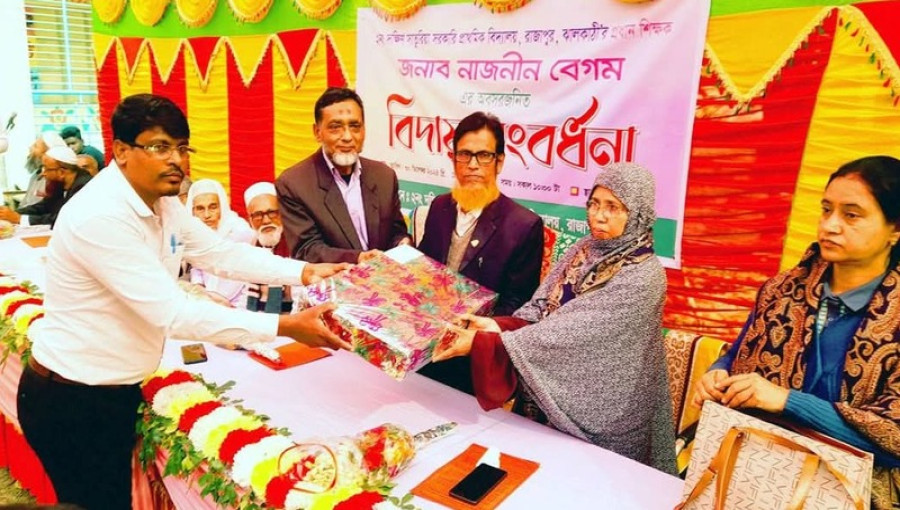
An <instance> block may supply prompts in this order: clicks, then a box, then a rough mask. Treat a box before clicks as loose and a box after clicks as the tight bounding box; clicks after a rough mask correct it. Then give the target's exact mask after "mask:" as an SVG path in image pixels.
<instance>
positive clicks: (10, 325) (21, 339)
mask: <svg viewBox="0 0 900 510" xmlns="http://www.w3.org/2000/svg"><path fill="white" fill-rule="evenodd" d="M43 317H44V299H43V298H42V297H41V296H40V294H38V293H37V289H36V288H35V287H34V286H32V285H30V284H29V283H28V282H18V281H16V280H15V279H13V278H11V277H9V276H3V275H0V340H2V346H0V348H2V353H0V366H2V365H3V363H4V362H6V358H7V357H9V355H10V354H18V355H20V356H21V357H22V361H23V363H24V362H27V361H28V355H29V353H30V342H29V340H28V329H29V328H30V327H31V325H32V324H34V323H35V322H36V321H39V320H40V319H42V318H43Z"/></svg>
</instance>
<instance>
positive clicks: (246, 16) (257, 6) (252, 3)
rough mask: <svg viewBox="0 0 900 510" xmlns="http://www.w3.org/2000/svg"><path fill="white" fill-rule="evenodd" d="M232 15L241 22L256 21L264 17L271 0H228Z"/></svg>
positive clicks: (270, 5)
mask: <svg viewBox="0 0 900 510" xmlns="http://www.w3.org/2000/svg"><path fill="white" fill-rule="evenodd" d="M228 5H229V6H230V7H231V10H232V12H234V16H235V17H236V18H237V19H238V21H240V22H242V23H258V22H260V21H262V20H263V18H265V17H266V14H268V13H269V9H270V8H271V7H272V0H228Z"/></svg>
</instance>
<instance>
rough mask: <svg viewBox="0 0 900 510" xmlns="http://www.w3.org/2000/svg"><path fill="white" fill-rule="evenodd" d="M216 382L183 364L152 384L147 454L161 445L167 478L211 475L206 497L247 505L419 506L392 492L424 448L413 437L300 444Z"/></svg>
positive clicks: (144, 423) (204, 485)
mask: <svg viewBox="0 0 900 510" xmlns="http://www.w3.org/2000/svg"><path fill="white" fill-rule="evenodd" d="M232 384H233V383H229V384H226V385H224V386H216V385H214V384H210V383H207V382H205V381H204V380H203V379H202V378H201V377H200V376H199V375H197V374H192V373H189V372H185V371H183V370H175V371H160V372H157V373H156V374H153V375H152V376H151V377H149V378H148V379H147V380H146V381H145V382H144V383H143V386H142V391H143V394H144V399H145V403H144V404H142V412H143V414H144V419H143V420H141V421H140V423H139V425H138V433H139V434H140V435H141V436H142V437H143V438H144V441H143V443H142V446H141V452H140V459H141V461H142V463H143V464H144V466H147V465H148V464H149V463H151V462H153V461H154V460H155V458H156V452H157V451H158V449H162V450H164V451H167V452H168V454H169V458H168V460H167V462H166V466H165V469H164V473H163V474H164V476H168V475H175V476H178V477H181V478H190V477H193V476H195V474H196V473H197V471H198V468H200V471H201V472H203V471H205V473H203V474H202V475H201V476H200V477H199V479H198V480H197V482H198V484H199V486H200V489H201V495H207V494H208V495H210V496H211V497H212V498H213V500H214V501H215V502H216V503H217V504H219V505H221V506H225V507H230V506H233V507H236V508H240V509H257V508H261V507H262V505H265V507H266V508H285V509H289V510H301V509H306V510H317V509H326V508H335V509H338V510H342V509H343V510H349V509H369V508H376V509H380V508H397V507H399V508H402V509H404V510H407V509H410V508H414V507H413V506H412V505H411V504H410V502H409V500H410V499H411V496H409V495H407V496H406V497H404V498H403V499H398V498H395V497H390V496H389V494H390V489H391V488H392V487H393V485H392V484H391V482H390V479H391V477H393V476H395V475H396V474H398V473H399V472H400V471H401V470H402V469H403V468H405V467H406V466H407V465H408V464H409V462H410V461H411V460H412V458H413V456H414V455H415V446H414V440H413V437H412V436H411V435H410V434H409V433H408V432H406V431H405V430H403V429H402V428H400V427H398V426H396V425H391V424H384V425H381V426H379V427H375V428H373V429H369V430H366V431H364V432H362V433H361V434H359V435H357V436H355V437H343V438H333V439H328V440H324V441H315V442H309V443H301V444H296V443H294V442H293V441H292V440H291V439H290V437H289V433H288V431H287V430H285V429H274V428H271V427H270V426H268V425H266V422H267V421H268V417H266V416H261V415H258V414H256V413H254V412H253V411H250V410H248V409H245V408H243V407H241V406H239V405H237V404H236V403H233V402H231V401H230V400H229V399H228V398H227V397H225V396H224V393H225V391H226V390H227V389H229V388H230V387H231V386H232Z"/></svg>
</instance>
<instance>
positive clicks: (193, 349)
mask: <svg viewBox="0 0 900 510" xmlns="http://www.w3.org/2000/svg"><path fill="white" fill-rule="evenodd" d="M181 359H182V360H184V364H185V365H192V364H194V363H203V362H204V361H206V348H205V347H203V344H188V345H182V346H181Z"/></svg>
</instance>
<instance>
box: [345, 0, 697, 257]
mask: <svg viewBox="0 0 900 510" xmlns="http://www.w3.org/2000/svg"><path fill="white" fill-rule="evenodd" d="M708 16H709V0H680V1H677V2H676V1H665V0H656V1H652V2H647V3H641V4H630V3H623V2H620V1H618V0H568V1H566V2H565V8H561V7H560V2H554V1H550V0H534V1H532V2H531V3H529V4H527V5H525V6H524V7H522V8H520V9H517V10H515V11H512V12H509V13H502V14H493V13H491V12H489V11H486V10H484V9H481V8H479V7H476V6H474V5H471V4H452V5H437V6H428V7H425V8H424V9H422V10H421V11H420V12H419V13H417V14H416V15H415V16H413V17H412V18H410V19H408V20H405V21H402V22H397V23H389V22H386V21H384V20H382V19H380V18H379V17H378V16H376V15H375V13H374V12H373V11H372V10H371V9H360V11H359V15H358V36H357V37H358V59H357V89H358V90H359V92H360V95H361V96H362V98H363V101H364V103H365V106H366V131H367V140H366V147H365V151H364V155H366V156H367V157H370V158H374V159H379V160H383V161H385V162H386V163H387V164H389V165H391V166H392V167H393V168H394V169H395V170H396V171H397V175H398V177H399V178H400V179H401V198H402V200H403V202H404V206H406V207H413V206H415V205H417V204H418V203H425V202H428V201H429V199H430V198H432V197H433V196H434V195H435V194H436V193H441V192H444V190H446V188H449V187H452V186H453V184H454V174H453V165H452V162H451V160H450V159H449V158H448V155H449V154H450V153H451V152H452V140H453V129H454V127H455V126H456V124H457V123H458V122H459V120H460V119H462V118H463V117H465V116H466V115H468V114H470V113H472V112H474V111H478V110H482V111H488V112H491V113H494V114H495V115H497V116H498V117H499V118H500V120H501V121H502V122H503V123H504V125H505V133H506V151H505V152H506V160H505V163H504V167H503V173H502V174H501V175H500V177H499V181H500V182H499V186H500V189H501V191H502V192H503V193H505V194H506V195H508V196H510V197H512V198H515V199H517V200H518V201H519V202H521V203H524V204H525V205H526V206H528V207H530V208H532V209H534V210H535V211H536V212H538V213H539V214H541V215H542V216H543V217H544V220H545V224H547V225H548V226H550V227H551V228H554V229H557V230H560V231H563V232H567V233H570V234H573V235H576V236H582V235H585V234H587V232H588V230H587V228H586V223H585V214H584V204H585V202H586V200H587V194H588V193H589V192H590V189H591V186H592V183H593V181H594V178H595V176H596V173H597V169H598V168H600V167H602V166H604V165H607V164H609V163H612V162H617V161H635V162H638V163H641V164H643V165H644V166H646V167H647V168H649V169H650V170H651V171H652V172H653V174H654V175H655V176H656V180H657V202H656V207H657V215H658V217H659V221H658V222H657V225H656V229H655V237H656V250H657V253H659V254H660V256H661V257H663V259H664V261H666V262H667V265H670V266H675V267H677V266H678V265H679V259H680V240H681V224H682V221H683V216H684V196H685V188H686V184H687V166H688V159H689V155H690V140H691V128H692V126H693V118H694V115H693V114H694V106H695V101H696V94H697V86H698V80H699V74H700V63H701V59H702V53H703V45H704V40H705V34H706V24H707V19H708Z"/></svg>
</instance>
